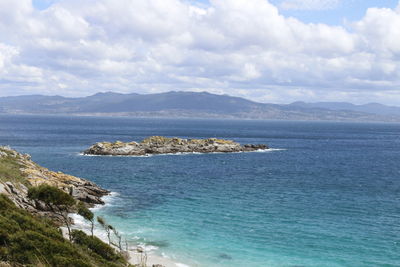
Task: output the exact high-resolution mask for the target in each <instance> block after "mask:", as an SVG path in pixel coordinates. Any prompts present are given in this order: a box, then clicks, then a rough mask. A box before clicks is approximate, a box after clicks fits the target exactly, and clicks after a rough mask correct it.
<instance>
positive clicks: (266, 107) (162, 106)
mask: <svg viewBox="0 0 400 267" xmlns="http://www.w3.org/2000/svg"><path fill="white" fill-rule="evenodd" d="M1 113H3V114H60V115H61V114H68V115H94V116H136V117H183V118H185V117H186V118H187V117H190V118H193V117H197V118H241V119H276V120H337V121H385V122H389V121H393V122H400V107H393V106H385V105H382V104H377V103H371V104H366V105H354V104H350V103H341V102H319V103H305V102H294V103H292V104H288V105H278V104H265V103H257V102H254V101H250V100H247V99H244V98H240V97H232V96H228V95H216V94H210V93H207V92H201V93H197V92H174V91H172V92H167V93H159V94H118V93H112V92H107V93H98V94H95V95H92V96H88V97H81V98H67V97H62V96H43V95H29V96H13V97H1V98H0V114H1Z"/></svg>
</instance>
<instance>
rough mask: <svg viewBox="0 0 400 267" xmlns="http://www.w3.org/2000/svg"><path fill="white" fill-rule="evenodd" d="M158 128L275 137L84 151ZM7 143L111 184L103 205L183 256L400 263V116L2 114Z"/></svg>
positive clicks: (232, 262)
mask: <svg viewBox="0 0 400 267" xmlns="http://www.w3.org/2000/svg"><path fill="white" fill-rule="evenodd" d="M153 135H161V136H168V137H182V138H209V137H216V138H224V139H230V140H234V141H237V142H239V143H242V144H268V145H269V146H270V147H271V149H270V150H267V151H260V152H249V153H232V154H177V155H157V156H149V157H110V156H83V155H82V154H81V152H82V151H83V150H84V149H86V148H87V147H89V146H90V145H92V144H94V143H96V142H99V141H116V140H120V141H140V140H142V139H144V138H146V137H148V136H153ZM0 145H9V146H11V147H12V148H14V149H17V150H18V151H20V152H23V153H29V154H30V155H31V156H32V159H33V160H34V161H36V162H37V163H39V164H41V165H43V166H45V167H47V168H49V169H51V170H54V171H62V172H65V173H68V174H72V175H75V176H79V177H82V178H86V179H89V180H91V181H94V182H95V183H97V184H98V185H100V186H102V187H104V188H106V189H109V190H110V191H112V192H113V193H112V195H111V196H109V197H107V198H106V205H104V206H102V207H97V208H96V209H95V210H94V211H95V213H96V215H99V216H103V217H104V218H105V219H106V220H107V221H108V222H109V223H110V224H112V225H113V226H115V227H116V228H117V229H118V231H119V232H120V233H121V234H122V235H123V236H124V240H125V239H127V240H128V242H129V243H130V244H142V245H144V246H146V249H147V250H149V251H151V252H149V253H156V254H158V255H161V256H164V257H168V258H170V259H173V260H174V261H176V262H179V263H181V265H180V266H193V267H194V266H200V267H214V266H221V267H228V266H229V267H232V266H235V267H268V266H271V267H274V266H279V267H280V266H282V267H300V266H304V267H324V266H326V267H335V266H351V267H353V266H354V267H363V266H387V267H389V266H400V124H389V123H343V122H294V121H255V120H202V119H149V118H120V117H71V116H27V115H2V116H0Z"/></svg>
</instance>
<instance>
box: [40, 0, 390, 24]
mask: <svg viewBox="0 0 400 267" xmlns="http://www.w3.org/2000/svg"><path fill="white" fill-rule="evenodd" d="M300 1H301V0H300ZM55 2H57V0H33V5H34V6H35V8H37V9H40V10H43V9H46V8H48V7H49V6H51V5H52V4H53V3H55ZM190 2H192V3H199V4H201V5H210V3H209V1H208V0H192V1H190ZM270 2H271V3H273V4H274V5H276V6H278V7H280V5H281V4H282V3H283V2H284V1H283V0H270ZM397 4H398V1H397V0H342V1H337V4H334V5H333V7H332V8H328V9H316V10H304V9H285V8H282V7H280V12H281V13H282V14H283V15H285V16H291V17H295V18H297V19H300V20H301V21H303V22H306V23H327V24H330V25H339V24H343V22H344V21H346V20H348V21H356V20H359V19H361V18H362V17H363V16H364V15H365V12H366V10H367V9H368V8H370V7H380V8H382V7H387V8H395V7H396V6H397Z"/></svg>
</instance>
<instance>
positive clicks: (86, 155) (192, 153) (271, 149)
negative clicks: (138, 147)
mask: <svg viewBox="0 0 400 267" xmlns="http://www.w3.org/2000/svg"><path fill="white" fill-rule="evenodd" d="M284 150H287V149H286V148H267V149H258V150H254V151H237V152H177V153H164V154H145V155H93V154H85V153H83V152H80V153H77V154H78V156H81V157H115V158H149V157H158V156H186V155H218V154H241V153H267V152H274V151H284Z"/></svg>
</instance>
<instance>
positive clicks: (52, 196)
mask: <svg viewBox="0 0 400 267" xmlns="http://www.w3.org/2000/svg"><path fill="white" fill-rule="evenodd" d="M28 197H29V198H30V199H34V200H40V201H43V202H44V203H46V205H47V206H48V207H50V209H51V211H52V212H54V213H55V214H58V215H59V216H60V217H61V218H63V220H64V223H65V225H66V226H67V229H68V237H69V239H70V240H71V225H70V220H69V217H68V211H70V210H71V208H72V207H73V206H74V205H75V199H74V198H73V197H72V196H71V195H69V194H67V193H65V192H64V191H62V190H60V189H58V188H56V187H53V186H50V185H46V184H42V185H39V186H37V187H31V188H29V191H28Z"/></svg>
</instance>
